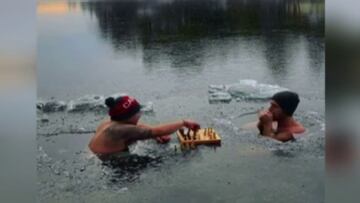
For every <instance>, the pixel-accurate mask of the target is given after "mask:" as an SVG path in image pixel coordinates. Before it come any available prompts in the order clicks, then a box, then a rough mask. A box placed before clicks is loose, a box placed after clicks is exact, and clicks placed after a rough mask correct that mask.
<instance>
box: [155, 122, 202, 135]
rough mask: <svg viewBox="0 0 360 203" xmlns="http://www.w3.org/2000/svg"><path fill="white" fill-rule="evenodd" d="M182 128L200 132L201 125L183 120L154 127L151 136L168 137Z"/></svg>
mask: <svg viewBox="0 0 360 203" xmlns="http://www.w3.org/2000/svg"><path fill="white" fill-rule="evenodd" d="M182 127H186V128H189V129H191V130H198V129H199V128H200V125H199V124H198V123H196V122H194V121H191V120H181V121H176V122H172V123H167V124H160V125H157V126H153V127H151V134H152V135H153V136H154V137H158V136H163V135H168V134H172V133H174V132H175V131H177V130H179V129H180V128H182Z"/></svg>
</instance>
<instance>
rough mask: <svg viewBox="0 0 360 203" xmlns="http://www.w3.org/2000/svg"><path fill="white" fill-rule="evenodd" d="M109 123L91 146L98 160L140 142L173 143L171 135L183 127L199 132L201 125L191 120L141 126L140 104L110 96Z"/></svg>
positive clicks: (108, 103)
mask: <svg viewBox="0 0 360 203" xmlns="http://www.w3.org/2000/svg"><path fill="white" fill-rule="evenodd" d="M105 104H106V106H107V107H108V108H109V111H108V114H109V116H110V120H107V121H104V122H103V123H101V124H100V125H99V126H98V128H97V130H96V133H95V135H94V136H93V137H92V138H91V141H90V143H89V148H90V150H91V151H92V152H93V153H95V154H97V155H98V156H99V157H106V155H111V154H114V153H118V152H128V150H129V149H128V146H129V145H130V144H132V143H134V142H135V141H137V140H144V139H151V138H155V139H157V141H158V142H167V141H169V140H170V136H169V135H170V134H172V133H174V132H176V131H177V130H178V129H180V128H182V127H186V128H188V129H191V130H194V131H196V130H198V129H199V128H200V125H199V124H198V123H196V122H194V121H191V120H180V121H176V122H172V123H167V124H161V125H157V126H148V125H144V124H140V123H139V119H140V117H141V112H140V104H139V102H138V101H137V100H136V99H135V98H133V97H129V96H122V97H119V98H116V99H115V98H112V97H109V98H107V99H106V100H105Z"/></svg>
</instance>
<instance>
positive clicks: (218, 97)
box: [209, 92, 232, 104]
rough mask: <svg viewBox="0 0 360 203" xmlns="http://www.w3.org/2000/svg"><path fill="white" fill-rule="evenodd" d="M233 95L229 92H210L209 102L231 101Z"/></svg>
mask: <svg viewBox="0 0 360 203" xmlns="http://www.w3.org/2000/svg"><path fill="white" fill-rule="evenodd" d="M231 100H232V97H231V95H230V94H229V93H227V92H214V93H211V94H209V102H210V103H211V104H212V103H219V102H221V103H229V102H231Z"/></svg>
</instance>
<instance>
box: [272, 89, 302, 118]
mask: <svg viewBox="0 0 360 203" xmlns="http://www.w3.org/2000/svg"><path fill="white" fill-rule="evenodd" d="M299 102H300V99H299V96H298V94H296V93H295V92H290V91H283V92H278V93H276V94H274V95H273V96H272V98H271V102H270V108H269V111H270V112H271V113H272V114H273V119H274V120H281V119H284V118H287V117H292V116H293V114H294V112H295V110H296V108H297V106H298V104H299Z"/></svg>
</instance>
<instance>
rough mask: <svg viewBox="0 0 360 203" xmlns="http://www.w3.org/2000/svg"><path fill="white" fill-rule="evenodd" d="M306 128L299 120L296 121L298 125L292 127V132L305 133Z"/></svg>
mask: <svg viewBox="0 0 360 203" xmlns="http://www.w3.org/2000/svg"><path fill="white" fill-rule="evenodd" d="M305 130H306V129H305V127H304V126H303V125H302V124H301V123H299V122H296V125H294V126H293V127H291V132H292V133H294V134H301V133H304V132H305Z"/></svg>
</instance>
